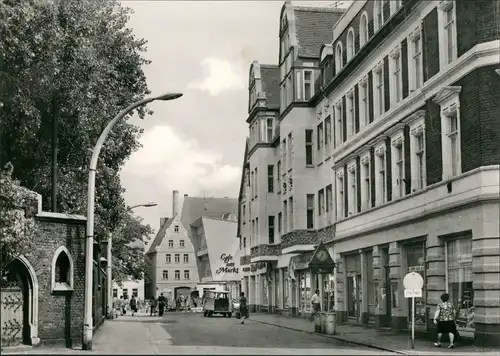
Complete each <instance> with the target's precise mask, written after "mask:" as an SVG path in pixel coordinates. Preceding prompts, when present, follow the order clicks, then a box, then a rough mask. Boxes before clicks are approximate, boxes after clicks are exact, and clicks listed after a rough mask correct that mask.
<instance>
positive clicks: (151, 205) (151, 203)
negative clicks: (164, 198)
mask: <svg viewBox="0 0 500 356" xmlns="http://www.w3.org/2000/svg"><path fill="white" fill-rule="evenodd" d="M157 205H158V203H155V202H149V203H147V204H144V206H145V207H146V208H151V207H153V206H157Z"/></svg>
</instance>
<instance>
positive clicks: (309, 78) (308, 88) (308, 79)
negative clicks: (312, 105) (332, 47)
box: [304, 70, 314, 101]
mask: <svg viewBox="0 0 500 356" xmlns="http://www.w3.org/2000/svg"><path fill="white" fill-rule="evenodd" d="M313 89H314V86H313V72H312V70H304V99H305V100H306V101H308V100H309V99H311V98H312V97H313V95H314V93H313Z"/></svg>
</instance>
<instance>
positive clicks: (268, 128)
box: [250, 117, 277, 147]
mask: <svg viewBox="0 0 500 356" xmlns="http://www.w3.org/2000/svg"><path fill="white" fill-rule="evenodd" d="M275 131H276V130H275V126H274V118H273V117H264V118H260V119H257V120H254V122H253V123H252V124H251V125H250V147H253V146H254V145H255V144H257V143H271V142H272V141H273V138H274V136H275V133H277V132H275Z"/></svg>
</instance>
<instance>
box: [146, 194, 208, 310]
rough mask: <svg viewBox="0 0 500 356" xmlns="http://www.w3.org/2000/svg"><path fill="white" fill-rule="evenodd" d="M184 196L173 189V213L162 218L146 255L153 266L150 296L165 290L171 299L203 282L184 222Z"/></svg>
mask: <svg viewBox="0 0 500 356" xmlns="http://www.w3.org/2000/svg"><path fill="white" fill-rule="evenodd" d="M180 205H181V203H180V197H179V192H178V191H177V190H174V191H173V199H172V217H171V218H162V219H161V222H160V229H159V230H158V233H157V235H156V237H155V239H154V240H153V242H152V243H151V246H150V247H149V250H148V251H147V252H146V256H147V257H148V258H149V261H150V266H151V280H152V282H151V283H148V285H147V286H146V294H147V297H149V296H152V295H153V296H155V297H158V296H159V295H160V294H161V293H163V295H164V296H165V297H167V298H169V299H170V300H173V299H174V298H177V297H178V296H179V295H181V294H182V295H189V294H190V292H191V291H192V290H193V289H194V288H195V287H196V284H197V283H198V282H199V277H198V268H197V265H196V255H195V251H194V247H193V244H192V243H191V240H190V238H189V236H188V232H187V230H186V229H185V228H184V225H183V224H182V222H181V216H180Z"/></svg>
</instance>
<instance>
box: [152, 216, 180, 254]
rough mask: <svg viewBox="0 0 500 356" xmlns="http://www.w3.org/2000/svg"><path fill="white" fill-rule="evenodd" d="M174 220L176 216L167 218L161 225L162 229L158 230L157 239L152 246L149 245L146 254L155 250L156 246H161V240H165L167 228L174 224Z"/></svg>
mask: <svg viewBox="0 0 500 356" xmlns="http://www.w3.org/2000/svg"><path fill="white" fill-rule="evenodd" d="M173 221H174V218H170V219H167V220H166V221H165V222H164V223H163V225H162V226H160V229H159V230H158V233H157V234H156V236H155V239H154V240H153V242H152V243H151V246H149V249H148V252H146V254H149V253H153V252H155V249H156V247H157V246H159V245H160V244H161V242H162V241H163V238H164V237H165V233H166V231H167V229H168V228H169V226H170V225H172V222H173Z"/></svg>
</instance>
